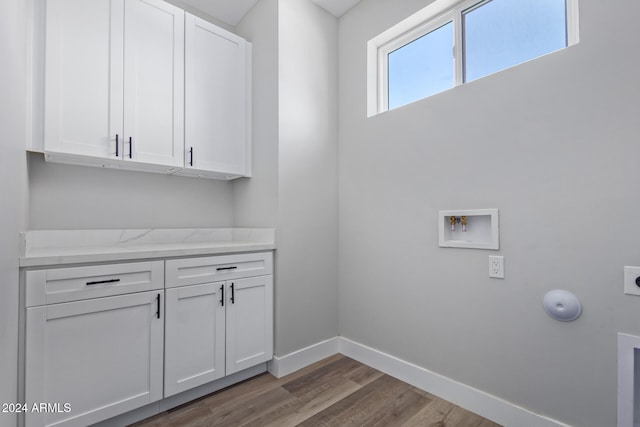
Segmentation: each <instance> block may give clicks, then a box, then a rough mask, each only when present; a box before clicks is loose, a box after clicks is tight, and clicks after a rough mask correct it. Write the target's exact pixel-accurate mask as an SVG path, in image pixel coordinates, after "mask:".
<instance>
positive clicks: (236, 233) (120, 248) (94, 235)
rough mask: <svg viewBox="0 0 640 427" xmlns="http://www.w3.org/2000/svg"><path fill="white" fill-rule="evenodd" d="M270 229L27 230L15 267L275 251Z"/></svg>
mask: <svg viewBox="0 0 640 427" xmlns="http://www.w3.org/2000/svg"><path fill="white" fill-rule="evenodd" d="M275 248H276V242H275V229H273V228H172V229H128V230H32V231H27V232H25V233H22V234H21V256H20V267H46V266H61V265H65V264H80V263H89V262H112V261H132V260H140V259H149V258H170V257H181V256H201V255H216V254H227V253H238V252H255V251H265V250H274V249H275Z"/></svg>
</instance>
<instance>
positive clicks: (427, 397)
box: [134, 354, 500, 427]
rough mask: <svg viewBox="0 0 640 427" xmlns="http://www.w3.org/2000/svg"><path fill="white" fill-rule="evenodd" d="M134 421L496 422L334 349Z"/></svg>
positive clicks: (483, 426)
mask: <svg viewBox="0 0 640 427" xmlns="http://www.w3.org/2000/svg"><path fill="white" fill-rule="evenodd" d="M134 426H135V427H199V426H216V427H217V426H220V427H224V426H233V427H236V426H256V427H266V426H274V427H283V426H284V427H288V426H309V427H310V426H335V427H342V426H406V427H414V426H416V427H417V426H421V427H422V426H433V427H500V426H499V425H498V424H496V423H493V422H491V421H489V420H487V419H484V418H482V417H480V416H478V415H476V414H474V413H472V412H469V411H467V410H465V409H463V408H460V407H459V406H456V405H454V404H452V403H449V402H447V401H445V400H442V399H440V398H438V397H436V396H434V395H432V394H429V393H427V392H424V391H422V390H420V389H417V388H415V387H413V386H411V385H409V384H407V383H404V382H402V381H399V380H397V379H395V378H393V377H390V376H389V375H386V374H383V373H382V372H379V371H377V370H375V369H373V368H370V367H369V366H366V365H363V364H361V363H359V362H356V361H355V360H353V359H350V358H348V357H346V356H343V355H340V354H337V355H335V356H331V357H329V358H327V359H324V360H321V361H320V362H318V363H315V364H313V365H311V366H308V367H306V368H304V369H302V370H300V371H298V372H294V373H293V374H291V375H287V376H286V377H282V378H280V379H276V378H274V377H273V376H272V375H270V374H268V373H265V374H263V375H260V376H257V377H254V378H252V379H249V380H247V381H244V382H242V383H240V384H236V385H234V386H232V387H229V388H227V389H224V390H220V391H218V392H216V393H213V394H210V395H208V396H205V397H203V398H200V399H198V400H196V401H194V402H191V403H188V404H186V405H183V406H179V407H177V408H175V409H172V410H170V411H168V412H164V413H162V414H158V415H156V416H154V417H152V418H148V419H146V420H144V421H141V422H139V423H136V424H134Z"/></svg>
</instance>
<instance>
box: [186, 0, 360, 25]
mask: <svg viewBox="0 0 640 427" xmlns="http://www.w3.org/2000/svg"><path fill="white" fill-rule="evenodd" d="M312 1H313V2H314V3H316V4H317V5H319V6H320V7H322V8H323V9H325V10H327V11H329V12H330V13H332V14H333V15H335V16H336V17H340V16H342V15H343V14H344V13H345V12H346V11H347V10H349V9H351V8H352V7H353V6H355V5H356V4H357V3H358V2H359V1H360V0H312ZM180 2H181V3H184V4H186V5H188V6H191V7H193V8H194V9H197V10H199V11H201V12H204V13H206V14H207V15H210V16H212V17H214V18H216V19H218V20H220V21H222V22H224V23H225V24H228V25H231V26H232V27H235V26H236V25H238V22H240V20H241V19H242V18H243V17H244V15H246V13H247V12H248V11H249V10H251V8H252V7H253V6H254V5H255V4H256V3H257V2H258V0H181V1H180Z"/></svg>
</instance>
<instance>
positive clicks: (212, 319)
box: [164, 253, 273, 397]
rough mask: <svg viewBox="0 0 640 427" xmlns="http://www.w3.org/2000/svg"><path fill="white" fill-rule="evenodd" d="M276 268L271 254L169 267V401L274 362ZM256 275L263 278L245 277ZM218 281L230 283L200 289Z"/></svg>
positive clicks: (166, 379)
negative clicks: (269, 361)
mask: <svg viewBox="0 0 640 427" xmlns="http://www.w3.org/2000/svg"><path fill="white" fill-rule="evenodd" d="M271 262H272V261H271V254H270V253H269V254H264V253H263V254H249V255H242V256H227V257H206V258H192V259H185V260H171V261H167V263H166V274H167V278H168V282H167V284H166V286H167V290H166V293H167V318H166V334H165V355H166V356H165V371H164V395H165V397H169V396H172V395H174V394H177V393H180V392H182V391H185V390H188V389H191V388H193V387H197V386H199V385H202V384H205V383H207V382H210V381H213V380H215V379H218V378H221V377H223V376H226V375H230V374H233V373H235V372H239V371H242V370H243V369H247V368H250V367H252V366H255V365H258V364H260V363H263V362H266V361H268V360H271V359H272V357H273V276H272V275H271V274H264V273H271V272H272V270H271V268H272V267H271ZM245 266H253V267H254V268H251V269H248V268H243V267H245ZM248 271H252V273H250V272H248ZM261 273H262V274H261ZM251 274H261V275H259V276H254V277H240V276H244V275H251ZM212 277H215V278H216V279H217V278H228V279H229V280H216V281H211V282H208V283H199V282H201V281H207V280H209V279H210V278H212ZM234 277H237V278H234ZM171 278H173V280H172V279H171ZM184 282H187V283H189V282H191V283H193V282H195V283H196V284H189V285H185V286H178V285H179V284H180V283H184ZM171 286H176V287H171Z"/></svg>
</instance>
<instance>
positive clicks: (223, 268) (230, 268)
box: [216, 265, 238, 271]
mask: <svg viewBox="0 0 640 427" xmlns="http://www.w3.org/2000/svg"><path fill="white" fill-rule="evenodd" d="M236 268H238V267H236V266H235V265H234V266H233V267H218V268H216V271H222V270H235V269H236Z"/></svg>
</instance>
